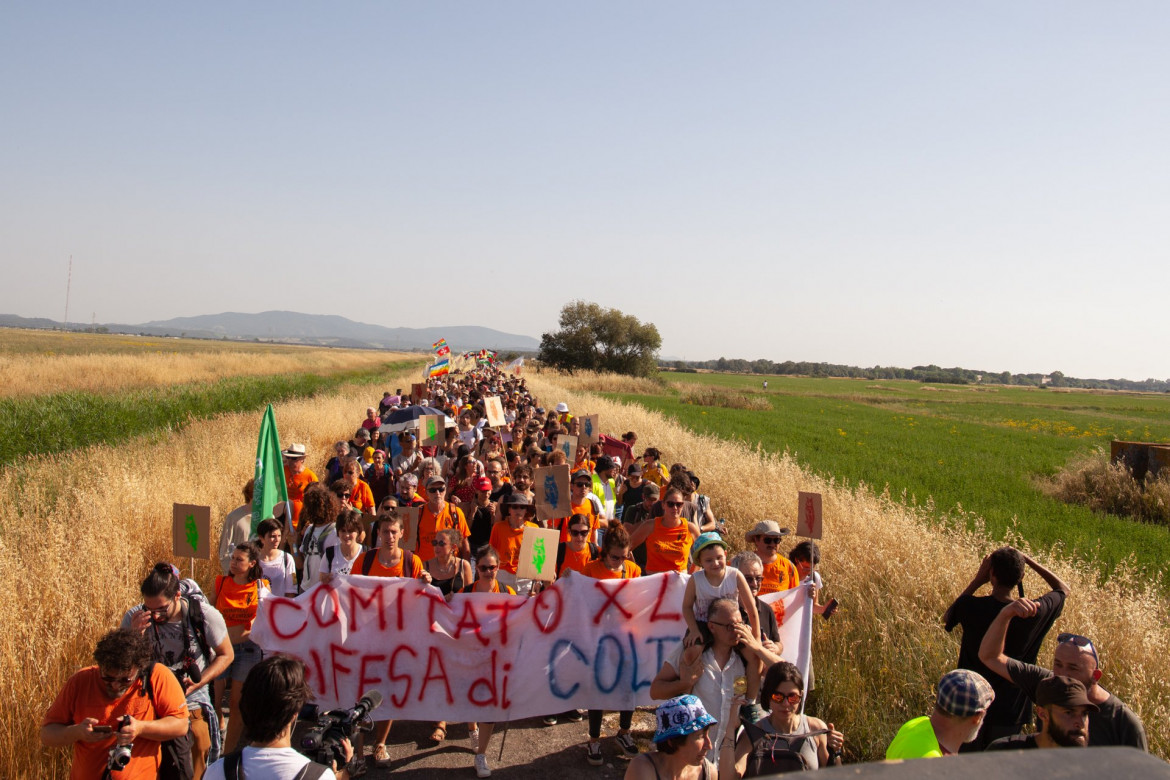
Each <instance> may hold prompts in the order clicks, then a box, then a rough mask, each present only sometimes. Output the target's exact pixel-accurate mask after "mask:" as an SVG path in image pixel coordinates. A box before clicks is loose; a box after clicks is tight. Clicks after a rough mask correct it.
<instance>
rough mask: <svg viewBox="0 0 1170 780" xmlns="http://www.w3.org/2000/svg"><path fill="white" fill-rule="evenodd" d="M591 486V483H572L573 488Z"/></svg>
mask: <svg viewBox="0 0 1170 780" xmlns="http://www.w3.org/2000/svg"><path fill="white" fill-rule="evenodd" d="M592 484H593V483H592V482H574V483H573V487H583V488H587V487H589V486H590V485H592Z"/></svg>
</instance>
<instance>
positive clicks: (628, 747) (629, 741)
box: [617, 731, 638, 756]
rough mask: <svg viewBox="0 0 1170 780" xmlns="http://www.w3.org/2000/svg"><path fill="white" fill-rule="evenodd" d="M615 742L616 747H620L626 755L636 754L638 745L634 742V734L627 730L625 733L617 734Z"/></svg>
mask: <svg viewBox="0 0 1170 780" xmlns="http://www.w3.org/2000/svg"><path fill="white" fill-rule="evenodd" d="M617 743H618V747H620V748H621V749H622V752H623V753H625V754H626V755H627V756H636V755H638V746H637V745H636V744H635V743H634V735H633V734H631V733H630V732H628V731H627V732H626V733H625V734H618V735H617Z"/></svg>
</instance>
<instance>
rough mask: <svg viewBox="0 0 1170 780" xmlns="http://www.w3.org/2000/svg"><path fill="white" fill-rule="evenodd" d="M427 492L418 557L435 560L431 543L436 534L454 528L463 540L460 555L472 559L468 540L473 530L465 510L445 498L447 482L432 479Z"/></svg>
mask: <svg viewBox="0 0 1170 780" xmlns="http://www.w3.org/2000/svg"><path fill="white" fill-rule="evenodd" d="M426 490H427V503H426V506H424V507H423V508H422V514H421V516H420V517H419V520H418V544H417V545H416V547H415V552H416V553H418V557H420V558H422V559H423V560H424V561H429V560H430V559H431V558H434V557H435V548H434V547H433V546H431V543H432V542H433V541H434V540H435V534H436V533H438V532H439V531H441V530H442V529H444V528H454V529H455V530H456V531H458V532H459V536H461V537H462V538H463V542H462V544H460V545H459V555H460V556H461V557H463V558H470V557H471V545H470V544H468V542H467V538H468V537H469V536H471V529H470V528H469V527H468V525H467V518H466V517H464V515H463V510H462V509H460V508H459V507H457V506H455V505H454V504H452V503H451V502H450V501H447V500H445V499H444V498H443V494H444V493H446V492H447V481H446V480H445V479H443V478H442V477H431V478H430V479H428V480H427V485H426Z"/></svg>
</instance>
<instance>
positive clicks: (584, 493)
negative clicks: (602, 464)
mask: <svg viewBox="0 0 1170 780" xmlns="http://www.w3.org/2000/svg"><path fill="white" fill-rule="evenodd" d="M592 488H593V475H592V474H590V473H589V472H588V471H585V470H584V469H580V470H578V471H576V472H574V473H573V480H572V481H571V482H570V483H569V502H570V505H571V507H572V514H571V515H570V517H571V516H572V515H585V517H587V518H589V541H591V542H593V543H594V544H599V543H600V541H601V538H600V534H599V533H598V530H599V529H600V530H604V529H602V526H601V501H600V500H599V499H598V498H597V497H596V496H594V495H593V493H592ZM549 525H550V527H552V528H560V529H561V536H560V541H561V543H562V544H564V543H567V542H568V541H569V518H568V517H563V518H560V519H559V520H551V521H550V522H549ZM606 525H607V527H608V523H607V524H606Z"/></svg>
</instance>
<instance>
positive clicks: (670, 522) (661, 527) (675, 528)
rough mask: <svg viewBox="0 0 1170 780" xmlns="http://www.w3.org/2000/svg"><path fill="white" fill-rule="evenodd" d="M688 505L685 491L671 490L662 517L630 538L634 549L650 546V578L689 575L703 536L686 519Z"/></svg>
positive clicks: (696, 527)
mask: <svg viewBox="0 0 1170 780" xmlns="http://www.w3.org/2000/svg"><path fill="white" fill-rule="evenodd" d="M684 503H685V500H684V498H683V494H682V491H681V490H679V489H678V488H677V487H670V488H667V490H666V496H665V498H664V499H663V501H662V516H661V517H656V518H653V520H651V521H647V522H644V523H640V524H639V525H638V527H637V528H635V529H634V531H633V533H631V534H630V547H637V546H638V545H640V544H642V543H645V544H646V573H647V574H658V573H660V572H667V571H677V572H678V573H679V574H686V573H687V570H688V565H689V563H690V557H691V545H692V544H693V543H694V541H695V539H697V538H698V536H699V528H698V526H696V525H695V524H694V523H692V522H690V521H689V520H687V519H686V518H684V517H683V516H682V509H683V504H684Z"/></svg>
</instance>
